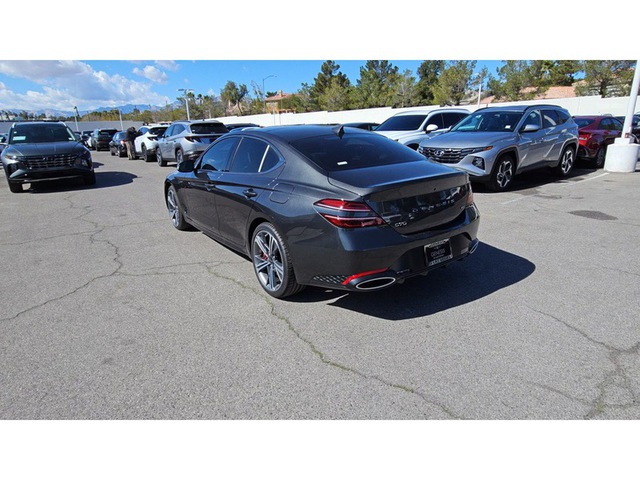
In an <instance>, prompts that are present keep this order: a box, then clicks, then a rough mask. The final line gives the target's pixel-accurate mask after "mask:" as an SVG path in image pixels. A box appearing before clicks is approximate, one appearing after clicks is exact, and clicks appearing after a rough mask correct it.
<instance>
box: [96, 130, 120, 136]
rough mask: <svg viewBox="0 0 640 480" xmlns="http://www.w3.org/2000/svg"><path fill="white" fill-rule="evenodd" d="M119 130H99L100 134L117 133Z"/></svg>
mask: <svg viewBox="0 0 640 480" xmlns="http://www.w3.org/2000/svg"><path fill="white" fill-rule="evenodd" d="M117 132H118V131H117V130H100V131H98V135H112V136H113V135H115V134H116V133H117Z"/></svg>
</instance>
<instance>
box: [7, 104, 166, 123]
mask: <svg viewBox="0 0 640 480" xmlns="http://www.w3.org/2000/svg"><path fill="white" fill-rule="evenodd" d="M136 108H137V109H138V110H140V111H141V112H143V111H145V110H150V111H152V112H155V111H157V110H161V109H163V108H164V106H159V105H140V104H138V105H133V104H127V105H120V106H118V107H100V108H94V109H92V110H78V112H79V113H80V116H82V115H86V114H87V113H91V112H108V111H111V110H113V109H119V110H120V111H121V112H122V113H124V114H126V113H131V112H133V111H134V110H135V109H136ZM6 111H7V112H9V113H13V114H14V115H19V114H20V113H21V112H23V111H24V110H16V109H8V110H6ZM26 111H27V112H28V113H30V114H35V115H36V116H37V115H42V114H44V115H45V116H47V117H49V118H51V117H72V116H73V114H74V113H75V112H74V110H55V109H44V110H26ZM0 120H4V118H2V119H0Z"/></svg>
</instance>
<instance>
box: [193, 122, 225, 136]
mask: <svg viewBox="0 0 640 480" xmlns="http://www.w3.org/2000/svg"><path fill="white" fill-rule="evenodd" d="M190 128H191V133H195V134H196V135H203V134H204V135H208V134H211V133H228V132H229V130H227V127H225V126H224V125H223V124H222V123H196V124H192V125H190Z"/></svg>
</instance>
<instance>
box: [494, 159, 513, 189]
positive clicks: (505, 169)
mask: <svg viewBox="0 0 640 480" xmlns="http://www.w3.org/2000/svg"><path fill="white" fill-rule="evenodd" d="M512 178H513V164H512V163H511V162H510V161H508V160H505V161H503V162H500V165H498V171H497V172H496V183H497V184H498V186H499V187H500V188H506V186H507V185H509V184H510V183H511V179H512Z"/></svg>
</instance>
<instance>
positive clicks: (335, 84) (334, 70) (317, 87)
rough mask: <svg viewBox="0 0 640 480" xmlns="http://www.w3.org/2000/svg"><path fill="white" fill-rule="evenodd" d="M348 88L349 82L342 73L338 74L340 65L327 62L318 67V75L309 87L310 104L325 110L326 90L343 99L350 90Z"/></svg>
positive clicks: (331, 61)
mask: <svg viewBox="0 0 640 480" xmlns="http://www.w3.org/2000/svg"><path fill="white" fill-rule="evenodd" d="M350 87H351V82H350V81H349V78H347V76H346V75H345V74H344V73H342V72H340V65H338V64H337V63H336V62H334V61H333V60H327V61H325V62H324V63H323V64H322V65H321V66H320V73H318V75H317V76H316V78H315V79H314V81H313V84H311V86H310V87H309V96H310V99H311V103H312V105H313V106H314V107H316V108H317V109H326V107H325V106H326V105H327V103H328V97H327V90H328V89H331V90H332V91H333V93H334V94H337V95H338V96H339V97H340V98H343V97H344V96H345V91H348V90H350ZM322 103H324V105H325V106H323V105H322Z"/></svg>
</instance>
